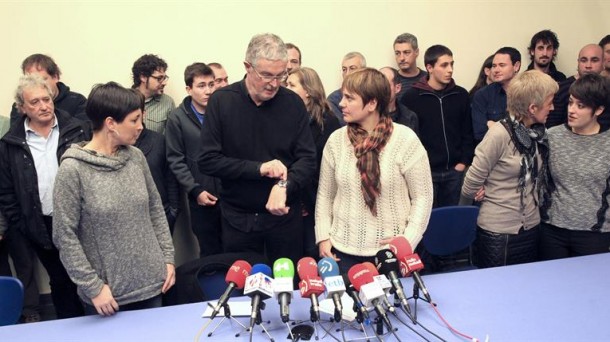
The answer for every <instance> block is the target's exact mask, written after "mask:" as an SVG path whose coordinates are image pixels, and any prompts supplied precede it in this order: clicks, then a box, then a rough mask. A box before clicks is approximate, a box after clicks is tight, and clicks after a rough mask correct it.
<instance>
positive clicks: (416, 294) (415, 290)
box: [407, 282, 436, 324]
mask: <svg viewBox="0 0 610 342" xmlns="http://www.w3.org/2000/svg"><path fill="white" fill-rule="evenodd" d="M409 299H414V301H415V304H414V307H413V317H412V320H413V322H414V323H415V324H417V300H418V299H419V300H423V301H424V302H426V303H429V304H432V305H434V306H436V303H430V302H429V301H428V300H427V299H426V298H421V297H420V296H419V286H418V285H417V283H416V282H415V283H413V296H411V297H409V298H407V300H409Z"/></svg>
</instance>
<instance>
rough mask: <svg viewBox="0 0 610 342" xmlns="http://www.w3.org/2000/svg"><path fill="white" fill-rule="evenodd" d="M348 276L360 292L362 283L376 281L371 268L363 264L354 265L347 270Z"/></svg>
mask: <svg viewBox="0 0 610 342" xmlns="http://www.w3.org/2000/svg"><path fill="white" fill-rule="evenodd" d="M347 276H348V277H349V281H350V282H351V283H352V285H354V288H355V289H356V291H358V292H360V288H361V287H362V285H365V284H368V283H372V282H373V281H374V280H373V275H372V274H371V270H370V269H368V268H367V267H366V266H365V265H362V264H356V265H354V266H352V267H351V268H350V269H349V271H347Z"/></svg>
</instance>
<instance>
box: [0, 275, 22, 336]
mask: <svg viewBox="0 0 610 342" xmlns="http://www.w3.org/2000/svg"><path fill="white" fill-rule="evenodd" d="M22 307H23V285H22V284H21V282H20V281H19V279H17V278H13V277H0V326H4V325H11V324H15V323H17V321H18V320H19V317H20V316H21V309H22Z"/></svg>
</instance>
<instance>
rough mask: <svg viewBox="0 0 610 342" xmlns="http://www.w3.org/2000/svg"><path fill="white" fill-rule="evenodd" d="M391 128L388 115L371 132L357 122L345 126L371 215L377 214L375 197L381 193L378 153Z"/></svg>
mask: <svg viewBox="0 0 610 342" xmlns="http://www.w3.org/2000/svg"><path fill="white" fill-rule="evenodd" d="M393 130H394V126H392V118H390V117H389V116H385V117H381V118H380V119H379V123H378V124H377V126H375V129H373V132H371V134H368V133H367V131H366V130H364V129H363V128H362V127H360V125H357V124H348V127H347V135H348V137H349V141H350V142H351V143H352V145H353V146H354V153H355V154H356V159H358V162H357V163H356V166H357V167H358V171H360V180H361V187H362V195H363V196H364V202H365V203H366V206H367V207H369V209H370V210H371V213H372V214H373V216H377V203H376V199H377V197H378V196H379V194H380V193H381V183H380V179H379V174H380V170H379V154H380V153H381V150H383V147H384V146H385V144H386V143H387V142H388V140H389V139H390V136H391V135H392V131H393Z"/></svg>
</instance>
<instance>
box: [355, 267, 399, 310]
mask: <svg viewBox="0 0 610 342" xmlns="http://www.w3.org/2000/svg"><path fill="white" fill-rule="evenodd" d="M362 265H364V267H366V268H367V269H368V270H369V271H371V274H372V275H373V281H374V282H376V283H377V284H379V286H381V289H382V290H383V293H384V294H385V295H384V296H383V298H381V300H382V301H383V304H384V305H385V307H386V308H387V309H388V311H390V312H391V313H393V314H396V309H394V306H393V305H392V304H390V301H389V300H388V293H390V290H392V283H390V281H389V280H388V278H387V277H386V276H385V275H382V274H379V272H377V268H376V267H375V265H373V263H370V262H363V263H362Z"/></svg>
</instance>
